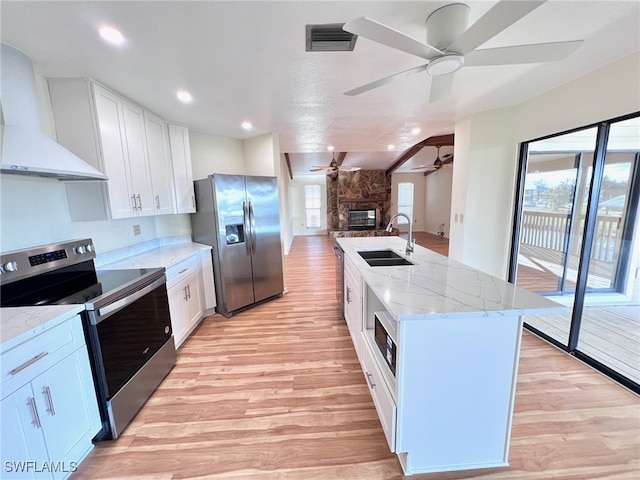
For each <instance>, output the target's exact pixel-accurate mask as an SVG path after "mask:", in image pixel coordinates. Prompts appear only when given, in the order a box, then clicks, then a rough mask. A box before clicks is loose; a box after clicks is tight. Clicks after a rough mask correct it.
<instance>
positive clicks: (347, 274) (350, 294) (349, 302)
mask: <svg viewBox="0 0 640 480" xmlns="http://www.w3.org/2000/svg"><path fill="white" fill-rule="evenodd" d="M343 298H344V318H345V320H346V322H347V327H348V329H349V333H350V334H351V340H352V342H353V346H354V348H355V350H356V354H357V355H358V358H359V359H360V360H361V361H362V358H361V349H362V340H361V332H362V277H361V276H360V273H358V270H357V269H356V268H355V266H353V264H352V263H351V260H350V259H349V258H348V257H345V259H344V296H343Z"/></svg>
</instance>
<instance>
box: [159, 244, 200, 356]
mask: <svg viewBox="0 0 640 480" xmlns="http://www.w3.org/2000/svg"><path fill="white" fill-rule="evenodd" d="M202 289H203V287H202V277H201V268H200V256H199V255H194V256H192V257H190V258H188V259H186V260H183V261H182V262H180V263H178V264H176V265H174V266H172V267H170V268H168V269H167V293H168V295H169V313H170V315H171V327H172V328H173V338H174V341H175V344H176V348H178V347H179V346H180V345H182V343H183V342H184V341H185V340H186V339H187V337H188V336H189V334H190V333H191V332H192V331H193V329H194V328H195V327H196V326H197V325H198V323H199V322H200V320H201V319H202V315H203V311H204V309H203V305H204V302H203V291H202Z"/></svg>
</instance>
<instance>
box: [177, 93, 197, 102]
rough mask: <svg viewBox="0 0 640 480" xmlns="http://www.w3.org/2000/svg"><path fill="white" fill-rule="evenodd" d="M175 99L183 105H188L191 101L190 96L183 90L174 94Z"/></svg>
mask: <svg viewBox="0 0 640 480" xmlns="http://www.w3.org/2000/svg"><path fill="white" fill-rule="evenodd" d="M176 98H177V99H178V100H180V101H181V102H184V103H189V102H190V101H191V100H193V97H192V96H191V94H190V93H189V92H187V91H185V90H178V91H177V92H176Z"/></svg>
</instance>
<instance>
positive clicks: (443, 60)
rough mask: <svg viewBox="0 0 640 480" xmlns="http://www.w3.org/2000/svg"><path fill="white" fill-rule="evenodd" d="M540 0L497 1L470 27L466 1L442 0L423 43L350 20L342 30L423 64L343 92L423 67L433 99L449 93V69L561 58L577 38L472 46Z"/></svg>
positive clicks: (364, 88) (357, 90) (373, 22)
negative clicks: (451, 0) (446, 1)
mask: <svg viewBox="0 0 640 480" xmlns="http://www.w3.org/2000/svg"><path fill="white" fill-rule="evenodd" d="M545 1H546V0H532V1H529V0H527V1H514V0H501V1H499V2H498V3H496V4H495V5H494V6H493V7H492V8H491V9H490V10H489V11H488V12H487V13H486V14H485V15H484V16H482V17H481V18H480V19H479V20H478V21H477V22H475V23H474V24H473V25H471V26H470V27H469V7H468V6H467V5H465V4H462V3H453V4H450V5H445V6H444V7H441V8H439V9H437V10H435V11H434V12H433V13H431V15H429V17H427V20H426V30H427V31H426V39H427V42H426V43H423V42H421V41H418V40H416V39H414V38H412V37H409V36H408V35H405V34H404V33H402V32H400V31H398V30H396V29H394V28H391V27H389V26H387V25H384V24H382V23H380V22H377V21H376V20H373V19H371V18H368V17H361V18H357V19H355V20H352V21H351V22H349V23H347V24H345V25H344V27H343V29H344V30H345V31H347V32H349V33H353V34H355V35H358V36H360V37H364V38H368V39H369V40H373V41H374V42H378V43H381V44H383V45H387V46H389V47H391V48H395V49H398V50H402V51H403V52H407V53H410V54H412V55H416V56H418V57H421V58H424V59H426V60H427V63H426V64H424V65H420V66H419V67H414V68H410V69H409V70H405V71H402V72H399V73H396V74H393V75H390V76H388V77H384V78H381V79H379V80H376V81H374V82H371V83H367V84H365V85H361V86H359V87H356V88H354V89H352V90H349V91H347V92H345V93H344V94H345V95H349V96H352V95H359V94H361V93H364V92H367V91H369V90H373V89H374V88H378V87H381V86H383V85H387V84H389V83H391V82H392V81H394V80H396V79H398V78H403V77H406V76H409V75H412V74H415V73H420V72H424V71H426V72H427V73H428V74H429V75H431V76H432V77H433V79H432V81H431V91H430V94H429V101H430V102H435V101H438V100H440V99H442V98H444V97H446V96H447V95H449V93H451V87H452V84H453V74H454V73H455V72H456V71H458V70H459V69H460V68H462V67H463V66H489V65H513V64H522V63H540V62H553V61H557V60H562V59H563V58H566V57H567V56H569V55H570V54H571V53H573V52H574V51H575V50H576V49H577V48H578V47H579V46H580V45H581V44H582V42H583V41H582V40H574V41H565V42H551V43H538V44H528V45H516V46H510V47H500V48H487V49H480V50H477V49H476V48H477V47H479V46H480V45H482V44H483V43H485V42H486V41H487V40H489V39H490V38H492V37H494V36H495V35H497V34H498V33H500V32H502V31H503V30H504V29H506V28H507V27H509V26H511V24H513V23H515V22H517V21H518V20H520V19H521V18H523V17H524V16H526V15H527V14H529V13H531V12H532V11H533V10H534V9H536V8H537V7H539V6H540V5H542V4H543V3H545Z"/></svg>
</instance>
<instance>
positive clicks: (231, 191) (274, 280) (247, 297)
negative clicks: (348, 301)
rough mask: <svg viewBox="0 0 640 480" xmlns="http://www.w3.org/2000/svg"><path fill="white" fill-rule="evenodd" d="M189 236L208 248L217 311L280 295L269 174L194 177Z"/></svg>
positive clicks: (274, 188)
mask: <svg viewBox="0 0 640 480" xmlns="http://www.w3.org/2000/svg"><path fill="white" fill-rule="evenodd" d="M194 185H195V193H196V213H194V214H192V215H191V229H192V232H193V240H194V241H195V242H198V243H203V244H205V245H211V246H212V247H213V250H212V257H213V271H214V277H215V284H216V300H217V304H218V305H217V307H216V310H217V312H218V313H220V314H222V315H224V316H225V317H230V316H231V315H233V314H234V313H235V312H237V311H239V310H242V309H244V308H247V307H249V306H251V305H253V304H256V303H259V302H262V301H264V300H267V299H270V298H273V297H276V296H280V297H281V296H282V292H283V290H284V280H283V274H282V254H281V246H280V213H279V204H278V185H277V180H276V178H275V177H259V176H244V175H224V174H214V175H209V176H208V177H207V178H205V179H202V180H196V181H195V182H194Z"/></svg>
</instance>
